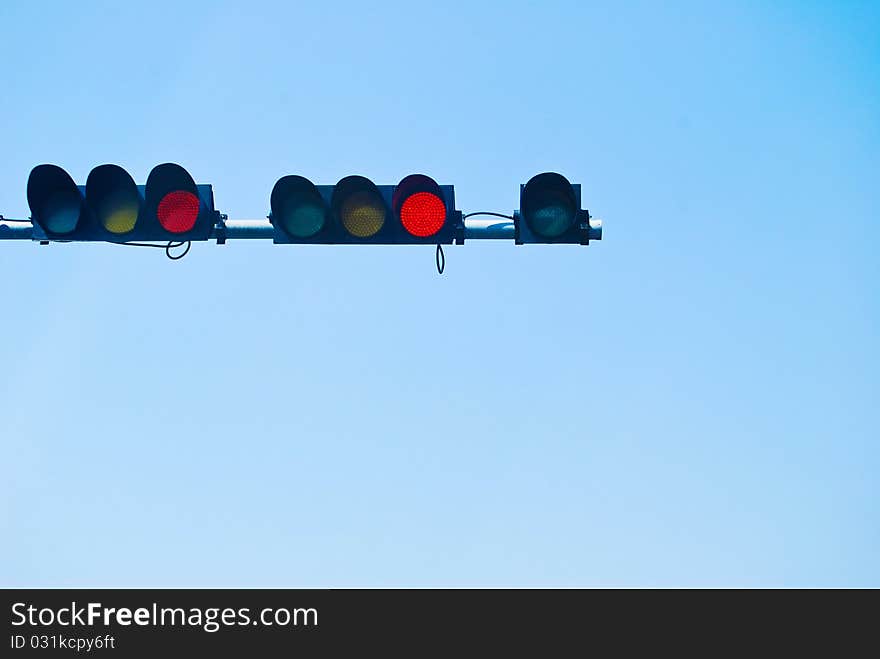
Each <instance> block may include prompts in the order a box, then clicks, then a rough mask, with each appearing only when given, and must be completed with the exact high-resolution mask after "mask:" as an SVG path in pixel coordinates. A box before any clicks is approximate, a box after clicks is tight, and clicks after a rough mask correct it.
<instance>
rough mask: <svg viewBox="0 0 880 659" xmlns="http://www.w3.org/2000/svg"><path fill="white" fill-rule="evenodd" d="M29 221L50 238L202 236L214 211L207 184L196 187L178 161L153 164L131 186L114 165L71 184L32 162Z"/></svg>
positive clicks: (213, 220)
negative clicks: (139, 182) (140, 181)
mask: <svg viewBox="0 0 880 659" xmlns="http://www.w3.org/2000/svg"><path fill="white" fill-rule="evenodd" d="M27 199H28V205H29V206H30V209H31V219H32V220H33V222H34V223H35V224H36V225H37V226H38V227H39V228H40V229H41V230H42V232H43V233H44V234H45V237H46V238H47V239H50V240H61V241H106V242H130V241H135V240H140V241H143V240H146V241H190V240H207V239H208V238H209V237H210V235H211V232H212V230H213V229H214V225H215V224H216V222H217V220H218V219H219V214H218V213H217V212H216V211H215V210H214V193H213V190H212V188H211V186H210V185H196V184H195V182H194V181H193V178H192V177H191V176H190V175H189V173H188V172H187V171H186V170H185V169H184V168H183V167H181V166H180V165H176V164H173V163H165V164H163V165H158V166H157V167H155V168H154V169H153V171H151V172H150V175H149V176H148V177H147V184H146V185H136V184H135V182H134V180H133V179H132V178H131V176H130V175H129V174H128V172H126V171H125V170H124V169H122V168H121V167H119V166H117V165H101V166H99V167H96V168H95V169H93V170H92V171H91V173H90V174H89V176H88V178H87V179H86V184H85V185H84V186H83V185H77V184H76V183H74V181H73V179H72V178H71V177H70V175H69V174H68V173H67V172H66V171H64V170H63V169H61V168H60V167H58V166H57V165H38V166H37V167H34V169H33V170H32V171H31V174H30V176H29V177H28V184H27Z"/></svg>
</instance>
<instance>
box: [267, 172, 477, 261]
mask: <svg viewBox="0 0 880 659" xmlns="http://www.w3.org/2000/svg"><path fill="white" fill-rule="evenodd" d="M269 205H270V208H271V211H270V213H269V220H270V222H271V223H272V226H273V228H274V242H275V243H278V244H324V245H336V244H360V245H363V244H367V245H408V244H419V245H424V244H431V245H439V244H450V243H452V242H454V241H459V242H460V241H463V240H464V223H463V221H462V214H461V212H459V211H456V210H455V190H454V188H453V186H451V185H438V184H437V182H436V181H434V179H432V178H430V177H428V176H425V175H423V174H412V175H410V176H407V177H406V178H404V179H403V180H402V181H401V182H400V183H398V184H397V185H376V184H375V183H373V182H372V181H370V180H369V179H367V178H364V177H363V176H347V177H345V178H343V179H342V180H341V181H339V182H338V183H337V184H336V185H315V184H314V183H312V182H311V181H309V180H308V179H306V178H303V177H302V176H285V177H283V178H281V179H279V180H278V182H276V183H275V186H274V187H273V188H272V195H271V198H270V202H269Z"/></svg>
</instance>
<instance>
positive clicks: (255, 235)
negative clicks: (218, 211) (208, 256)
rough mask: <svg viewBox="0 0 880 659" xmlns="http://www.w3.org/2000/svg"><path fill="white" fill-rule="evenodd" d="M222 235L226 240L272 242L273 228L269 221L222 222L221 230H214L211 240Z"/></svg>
mask: <svg viewBox="0 0 880 659" xmlns="http://www.w3.org/2000/svg"><path fill="white" fill-rule="evenodd" d="M221 234H222V235H224V236H225V237H226V239H227V240H233V239H234V240H260V239H263V240H265V239H268V240H272V238H273V236H274V235H275V228H274V227H273V226H272V223H271V222H270V221H269V220H223V228H222V229H219V230H218V229H214V231H213V232H212V233H211V237H212V238H219V237H220V235H221Z"/></svg>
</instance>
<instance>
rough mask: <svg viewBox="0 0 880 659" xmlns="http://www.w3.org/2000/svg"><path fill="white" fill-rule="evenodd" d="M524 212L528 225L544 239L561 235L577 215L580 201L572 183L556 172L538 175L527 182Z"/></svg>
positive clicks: (523, 201)
mask: <svg viewBox="0 0 880 659" xmlns="http://www.w3.org/2000/svg"><path fill="white" fill-rule="evenodd" d="M522 212H523V216H524V217H525V220H526V222H527V223H528V225H529V228H530V229H531V230H532V231H534V232H535V233H536V234H538V235H539V236H541V237H543V238H558V237H559V236H561V235H562V234H564V233H565V232H566V231H568V230H569V229H570V228H571V227H572V225H573V224H574V222H575V219H576V217H577V201H576V199H575V195H574V190H573V188H572V186H571V183H569V182H568V180H567V179H566V178H565V177H564V176H562V175H560V174H556V173H553V172H548V173H545V174H538V175H537V176H535V177H533V178H532V179H531V180H530V181H529V182H528V183H526V186H525V189H524V190H523V194H522Z"/></svg>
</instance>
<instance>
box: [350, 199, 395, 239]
mask: <svg viewBox="0 0 880 659" xmlns="http://www.w3.org/2000/svg"><path fill="white" fill-rule="evenodd" d="M339 214H340V215H341V217H342V224H343V226H344V227H345V230H346V231H348V232H349V233H350V234H351V235H353V236H355V237H356V238H369V237H371V236H375V235H376V234H377V233H379V231H380V230H381V229H382V226H383V225H384V224H385V205H384V204H383V203H382V200H381V199H380V198H378V197H377V196H376V195H375V194H374V193H373V192H371V191H370V190H359V191H357V192H353V193H352V194H350V195H349V196H348V197H346V198H345V200H344V201H343V202H342V207H341V209H340V213H339Z"/></svg>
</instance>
